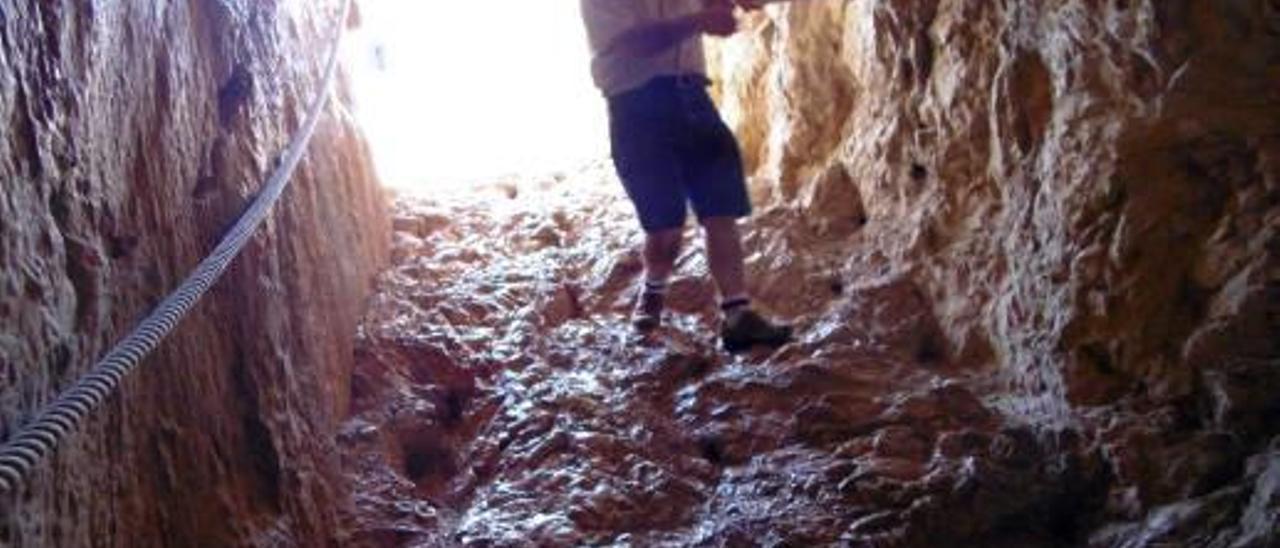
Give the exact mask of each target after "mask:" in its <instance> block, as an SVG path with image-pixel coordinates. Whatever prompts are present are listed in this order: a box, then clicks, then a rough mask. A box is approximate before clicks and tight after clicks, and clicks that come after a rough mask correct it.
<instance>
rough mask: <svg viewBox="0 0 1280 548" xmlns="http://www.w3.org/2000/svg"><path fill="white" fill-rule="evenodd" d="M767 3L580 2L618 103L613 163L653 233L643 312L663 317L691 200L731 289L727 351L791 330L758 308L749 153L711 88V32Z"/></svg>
mask: <svg viewBox="0 0 1280 548" xmlns="http://www.w3.org/2000/svg"><path fill="white" fill-rule="evenodd" d="M760 3H761V2H760V0H711V1H710V2H704V1H703V0H581V10H582V16H583V20H584V22H585V24H586V28H587V38H588V41H589V43H590V46H591V53H592V61H591V74H592V77H593V79H594V81H595V84H596V86H597V87H599V88H600V91H601V92H602V93H603V94H604V96H605V98H606V101H607V103H608V110H609V128H610V129H609V132H610V145H611V148H612V152H613V162H614V167H615V168H616V170H617V173H618V176H619V178H620V179H621V180H622V184H623V187H624V189H625V190H626V193H627V196H628V197H629V198H630V199H631V202H632V203H633V205H634V206H635V210H636V214H637V217H638V218H639V221H640V225H641V227H642V228H643V230H644V231H645V243H644V266H645V281H644V287H643V289H642V290H641V291H640V294H639V297H638V299H637V303H636V309H635V312H634V313H633V317H632V320H633V323H634V324H635V326H636V327H637V328H638V329H639V330H640V331H642V332H647V331H651V330H653V329H655V328H657V327H659V326H660V325H661V323H662V312H663V308H664V300H665V295H666V289H667V280H668V278H669V277H670V276H671V273H672V270H673V269H674V267H675V262H676V259H677V257H678V256H679V252H680V247H681V243H682V242H681V239H682V233H683V227H684V224H685V219H686V217H687V216H688V204H690V203H691V204H692V206H693V210H694V212H695V213H696V214H697V217H698V220H699V223H700V224H701V225H702V227H703V230H704V233H705V238H706V248H707V255H708V257H707V259H708V261H707V262H708V263H709V264H710V268H711V274H712V277H713V279H714V280H715V282H716V286H717V289H718V290H719V292H720V298H721V301H720V304H721V310H722V317H721V329H720V336H721V342H722V344H723V345H724V347H725V349H726V350H728V351H730V352H740V351H743V350H747V349H749V348H751V347H754V346H757V345H766V346H771V347H778V346H782V345H783V344H785V343H787V342H788V341H789V340H790V339H791V336H792V333H791V328H790V327H788V326H782V325H775V324H774V323H772V322H770V321H768V320H766V319H765V318H763V317H762V316H761V315H760V314H758V313H757V312H756V311H755V310H753V309H752V307H751V301H750V299H749V298H748V296H747V291H746V283H745V281H744V270H745V269H744V268H743V250H742V237H741V235H740V233H739V231H738V219H740V218H742V217H745V216H747V215H749V214H750V213H751V203H750V199H749V197H748V195H747V188H746V178H745V176H744V174H743V167H742V156H741V152H740V151H739V148H738V142H737V140H736V138H735V137H734V135H733V133H732V132H731V131H730V130H729V128H728V127H727V126H726V125H725V123H724V121H723V120H722V119H721V118H720V113H719V112H718V111H717V110H716V107H715V105H714V103H712V100H711V97H710V96H709V95H708V93H707V89H706V88H707V86H708V85H709V84H710V80H709V79H708V78H707V69H706V61H705V54H704V51H703V47H702V37H703V35H711V36H719V37H725V36H730V35H732V34H734V33H735V32H737V30H738V21H737V15H736V8H739V7H740V8H745V9H758V8H759V4H760Z"/></svg>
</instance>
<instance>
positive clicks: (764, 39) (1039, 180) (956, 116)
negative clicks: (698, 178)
mask: <svg viewBox="0 0 1280 548" xmlns="http://www.w3.org/2000/svg"><path fill="white" fill-rule="evenodd" d="M716 53H717V54H716V55H715V56H714V57H715V59H717V60H718V61H717V68H716V71H717V73H718V89H717V92H718V93H719V95H720V97H721V103H722V106H723V108H724V109H725V111H726V113H727V117H728V118H729V121H730V123H731V125H733V126H735V130H736V131H737V133H738V135H739V136H740V138H741V141H742V145H743V148H744V157H745V158H746V161H747V163H748V166H749V168H750V170H751V172H752V174H753V176H754V183H755V188H754V191H755V193H756V195H757V197H758V198H759V199H760V201H761V203H763V204H768V205H770V206H774V207H773V209H775V210H776V209H778V208H779V207H780V208H782V209H787V210H792V211H799V212H800V213H801V216H802V218H804V219H806V220H813V219H815V218H816V219H819V220H822V219H827V220H840V219H841V218H842V217H844V216H849V215H865V216H866V219H865V222H866V224H865V226H863V227H862V228H861V229H860V230H859V231H858V232H857V233H856V234H854V235H852V236H850V237H849V239H848V240H847V244H846V245H847V249H848V257H849V259H848V262H847V263H846V264H845V265H844V268H843V270H842V273H841V275H842V276H843V278H844V281H843V282H842V283H843V284H845V285H847V286H848V287H850V288H852V289H854V290H856V288H857V287H858V285H859V284H860V283H866V282H865V280H871V279H880V278H882V277H883V272H884V271H892V272H895V273H898V274H900V275H901V276H905V277H907V278H909V279H910V280H911V281H912V283H913V284H915V285H916V286H918V287H919V288H920V290H921V291H922V292H923V293H924V294H926V295H927V296H928V298H929V301H930V302H931V303H932V307H933V309H934V313H935V315H936V316H937V318H938V322H939V325H940V326H941V328H942V331H943V332H944V334H945V336H946V339H947V340H946V344H945V349H943V350H944V351H945V353H946V354H947V356H948V358H949V360H951V361H954V362H956V363H959V364H962V365H966V366H967V367H970V368H972V369H973V370H974V371H977V372H980V374H985V373H989V374H990V377H991V378H992V379H993V381H994V384H995V386H997V387H998V389H996V390H993V392H992V395H991V399H992V400H993V401H994V402H995V403H997V404H998V405H1000V406H1001V407H1002V408H1003V409H1005V410H1006V412H1007V413H1008V415H1009V416H1010V417H1011V418H1012V419H1013V420H1021V421H1025V422H1027V423H1030V424H1033V425H1037V426H1045V427H1049V426H1052V427H1067V428H1073V429H1078V430H1080V431H1083V432H1086V433H1087V434H1089V435H1091V436H1096V438H1095V439H1097V440H1099V441H1098V444H1099V447H1100V450H1101V451H1102V453H1103V454H1104V457H1105V459H1106V460H1107V462H1108V464H1109V465H1110V467H1111V474H1112V475H1113V476H1114V477H1115V484H1114V489H1113V493H1112V494H1113V497H1118V498H1121V499H1124V500H1123V501H1120V502H1116V501H1113V502H1115V504H1114V506H1116V507H1117V508H1115V510H1116V511H1117V512H1120V513H1121V514H1124V512H1126V511H1127V512H1129V514H1138V513H1141V511H1142V509H1143V508H1149V507H1150V506H1151V505H1155V504H1160V503H1165V502H1169V501H1172V500H1178V499H1180V498H1185V497H1190V496H1196V495H1197V494H1198V493H1199V494H1202V493H1204V492H1207V491H1211V490H1212V489H1213V488H1215V487H1217V486H1219V485H1221V484H1222V483H1223V482H1225V481H1226V480H1225V479H1223V478H1229V477H1238V474H1239V473H1240V470H1241V469H1242V468H1243V467H1244V464H1243V462H1244V458H1245V457H1244V455H1245V454H1248V453H1250V452H1252V451H1257V450H1259V448H1260V447H1261V446H1262V444H1264V443H1265V442H1266V440H1267V439H1268V438H1269V437H1271V436H1274V435H1275V434H1276V431H1275V430H1276V429H1275V427H1274V426H1264V425H1266V424H1274V422H1275V421H1274V419H1275V418H1276V417H1277V416H1280V414H1278V411H1280V399H1278V398H1277V396H1275V394H1276V393H1277V391H1276V389H1277V387H1278V386H1280V375H1278V374H1277V371H1280V305H1278V304H1277V303H1280V261H1278V260H1277V253H1278V252H1280V237H1278V235H1277V231H1278V230H1280V117H1278V116H1276V114H1275V113H1276V112H1280V3H1277V2H1275V1H1274V0H1228V1H1222V0H1214V1H1209V0H1146V1H1141V0H1129V1H1126V0H1103V1H1083V0H1065V1H997V2H979V1H971V0H929V1H917V0H844V1H841V0H813V1H797V2H793V3H790V4H786V5H775V6H770V7H768V8H767V9H766V10H765V11H764V13H762V14H758V15H755V16H753V17H752V18H750V19H749V21H748V29H747V32H745V33H743V34H741V35H739V36H738V37H735V38H733V39H731V40H729V41H727V42H725V43H723V44H721V45H720V46H719V47H717V52H716ZM850 185H851V186H852V188H844V187H847V186H850ZM824 197H832V198H831V199H826V198H824ZM854 202H856V203H854ZM859 224H861V222H859ZM768 270H769V269H768V268H766V267H762V266H759V265H757V266H756V267H755V271H756V272H757V273H758V274H759V275H760V276H763V277H766V278H767V277H769V276H770V274H769V272H768ZM773 297H779V298H776V299H774V300H775V301H784V302H785V301H789V300H792V301H793V300H796V299H795V298H793V297H795V296H790V295H781V296H779V295H773ZM791 312H796V313H798V312H800V311H791ZM1189 432H1195V433H1194V434H1193V433H1189ZM1213 436H1218V437H1213ZM1180 455H1212V456H1206V457H1205V459H1207V460H1210V461H1214V462H1219V461H1222V462H1225V463H1226V464H1221V463H1220V465H1208V464H1204V465H1203V466H1202V465H1190V464H1188V465H1187V466H1185V467H1184V466H1182V464H1185V463H1180V462H1178V461H1177V459H1179V458H1183V457H1180ZM1221 455H1228V456H1225V457H1224V456H1221ZM1186 458H1199V457H1186ZM1214 466H1218V468H1214ZM1191 469H1194V470H1191ZM1215 470H1216V471H1215ZM1223 470H1226V471H1223ZM1215 474H1216V475H1215ZM1205 477H1215V478H1218V479H1215V480H1205V481H1206V483H1205V484H1197V483H1196V482H1198V481H1201V480H1203V479H1204V478H1205ZM1191 485H1198V486H1196V487H1191ZM1130 517H1132V515H1130Z"/></svg>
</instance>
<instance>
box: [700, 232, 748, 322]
mask: <svg viewBox="0 0 1280 548" xmlns="http://www.w3.org/2000/svg"><path fill="white" fill-rule="evenodd" d="M702 228H703V230H705V231H706V239H707V262H708V263H709V264H710V266H711V277H712V278H713V279H715V282H716V287H717V288H718V289H719V290H720V299H721V302H722V303H724V304H725V305H731V304H736V305H742V304H746V300H747V285H746V281H745V275H744V273H743V271H744V269H743V266H742V261H743V254H742V235H741V234H740V233H739V232H738V219H737V218H736V217H708V218H705V219H702Z"/></svg>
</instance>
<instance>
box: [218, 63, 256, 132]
mask: <svg viewBox="0 0 1280 548" xmlns="http://www.w3.org/2000/svg"><path fill="white" fill-rule="evenodd" d="M252 91H253V73H252V72H249V69H248V68H246V67H245V66H244V64H242V63H237V64H236V66H235V67H234V68H233V69H232V70H231V76H230V77H229V78H227V80H226V82H223V84H222V87H221V88H219V89H218V122H219V123H220V124H222V127H223V129H230V127H231V123H232V122H234V121H235V119H236V115H237V114H239V113H240V112H241V111H242V110H244V107H245V105H246V104H248V102H249V95H250V94H251V93H252Z"/></svg>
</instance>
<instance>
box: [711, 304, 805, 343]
mask: <svg viewBox="0 0 1280 548" xmlns="http://www.w3.org/2000/svg"><path fill="white" fill-rule="evenodd" d="M720 339H721V341H723V342H724V349H725V350H727V351H729V352H730V353H738V352H743V351H745V350H749V349H751V347H753V346H756V345H764V346H768V347H770V348H777V347H779V346H782V345H784V344H787V343H788V342H791V327H790V326H786V325H774V324H772V323H769V320H766V319H764V318H762V317H761V316H760V315H759V314H757V313H756V312H755V311H754V310H741V311H738V312H734V313H732V314H730V315H729V317H727V318H725V320H724V323H722V324H721V327H720Z"/></svg>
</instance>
